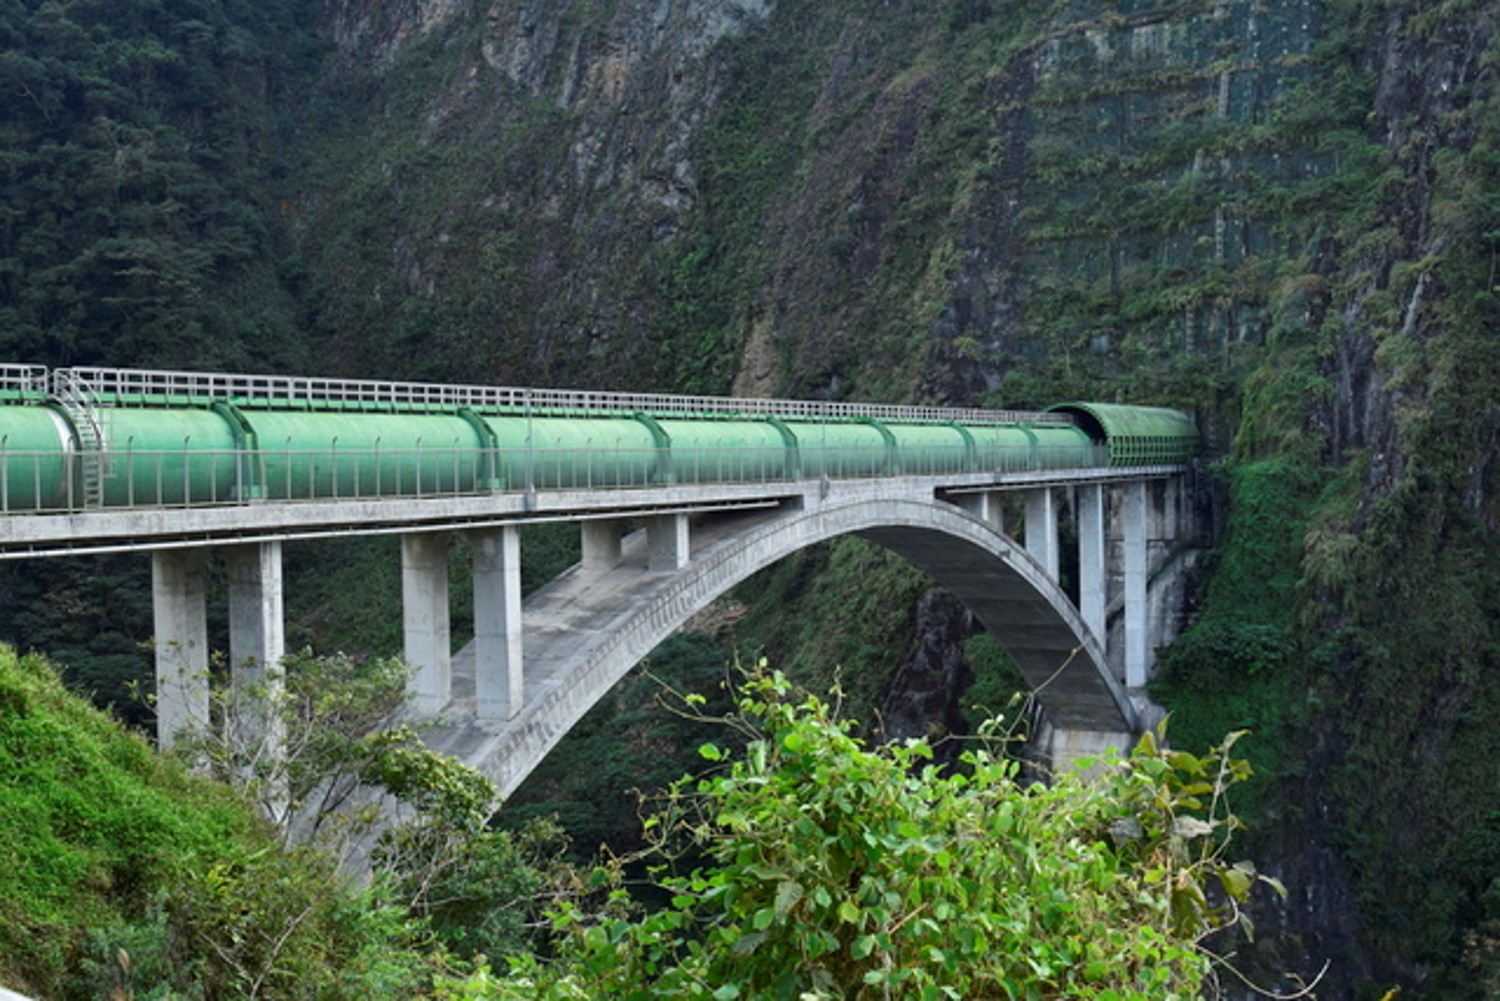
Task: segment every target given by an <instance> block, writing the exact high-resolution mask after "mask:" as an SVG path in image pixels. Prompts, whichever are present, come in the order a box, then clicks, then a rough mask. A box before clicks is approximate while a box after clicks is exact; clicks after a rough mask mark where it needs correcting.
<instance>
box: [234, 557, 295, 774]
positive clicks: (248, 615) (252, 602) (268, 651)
mask: <svg viewBox="0 0 1500 1001" xmlns="http://www.w3.org/2000/svg"><path fill="white" fill-rule="evenodd" d="M223 555H224V564H225V568H226V570H227V571H228V573H227V576H228V579H229V580H228V583H229V672H230V675H229V677H230V683H231V685H232V686H233V688H232V689H231V696H230V697H231V699H232V701H233V708H234V717H235V727H236V731H237V732H236V733H235V735H234V739H235V743H236V744H237V745H238V747H240V748H246V749H255V748H260V749H262V750H263V751H264V752H265V753H267V754H269V755H271V756H272V757H275V758H280V757H281V754H282V751H283V745H284V744H285V742H286V734H285V732H284V729H283V726H282V719H281V717H280V715H278V714H277V712H276V705H277V703H278V702H279V701H280V695H281V692H282V689H283V678H282V671H281V659H282V658H283V657H284V656H286V624H285V614H284V611H283V598H282V594H283V591H282V584H281V543H280V542H258V543H251V544H248V545H241V546H226V547H225V548H224V549H223Z"/></svg>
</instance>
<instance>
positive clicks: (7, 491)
mask: <svg viewBox="0 0 1500 1001" xmlns="http://www.w3.org/2000/svg"><path fill="white" fill-rule="evenodd" d="M71 438H72V432H71V430H69V428H68V424H67V421H66V420H64V418H63V416H62V414H60V413H58V412H57V411H55V410H53V409H51V408H50V407H37V406H19V407H0V510H5V511H10V510H28V509H31V508H38V507H53V506H61V505H63V504H66V503H67V502H68V453H69V452H70V451H71V445H70V446H69V448H67V449H64V447H63V443H64V441H65V440H69V441H70V440H71Z"/></svg>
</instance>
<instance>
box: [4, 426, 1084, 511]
mask: <svg viewBox="0 0 1500 1001" xmlns="http://www.w3.org/2000/svg"><path fill="white" fill-rule="evenodd" d="M86 462H87V457H86V456H84V455H81V454H80V453H77V452H72V451H69V452H61V451H12V450H7V449H6V448H5V447H4V443H3V441H0V513H4V514H21V513H46V512H70V511H77V510H82V509H84V508H86V507H87V508H95V509H97V508H98V507H100V506H102V507H104V508H107V509H132V508H136V509H139V508H169V507H208V506H222V505H244V504H253V503H263V502H267V501H295V502H329V501H349V500H376V499H402V498H407V499H411V498H432V497H461V496H473V495H480V494H493V493H521V492H527V491H536V490H597V489H608V490H632V489H635V490H639V489H648V488H661V487H664V486H673V485H699V484H724V485H734V484H751V485H753V484H769V483H785V482H794V481H809V480H814V481H815V480H819V479H823V478H826V479H830V480H851V479H875V478H881V477H893V476H943V475H949V474H963V473H991V472H994V473H1013V472H1030V471H1038V470H1047V469H1059V468H1081V467H1090V466H1103V465H1106V464H1107V463H1108V454H1107V451H1106V450H1105V449H1104V448H1103V447H1102V446H1095V447H1082V448H1080V447H1076V446H1064V447H1057V448H1048V447H1046V446H1002V445H997V446H993V447H978V448H976V447H972V446H963V445H958V446H953V447H942V446H940V447H934V448H925V449H923V450H921V451H920V452H916V453H911V454H905V455H901V456H899V457H896V456H893V455H892V453H891V451H890V450H889V449H887V448H885V447H884V446H874V447H870V448H853V447H846V448H841V449H838V450H836V451H835V450H828V451H822V450H816V449H807V448H803V449H801V450H800V451H799V450H788V449H786V448H782V447H764V448H762V447H740V448H714V447H674V448H673V449H671V450H670V452H668V451H666V450H664V449H657V448H610V449H526V448H514V449H477V448H435V449H434V448H424V449H361V450H356V449H326V450H325V449H318V450H309V449H295V448H290V447H287V448H280V449H278V448H263V449H256V450H234V449H213V450H211V449H193V448H186V447H185V448H183V449H178V450H133V449H124V450H116V451H113V452H112V453H111V461H110V465H109V468H108V471H107V473H106V475H105V476H104V477H103V479H102V482H101V484H100V487H101V492H100V494H98V495H97V496H96V495H93V494H91V493H90V492H88V491H86V490H85V483H86V481H87V471H86Z"/></svg>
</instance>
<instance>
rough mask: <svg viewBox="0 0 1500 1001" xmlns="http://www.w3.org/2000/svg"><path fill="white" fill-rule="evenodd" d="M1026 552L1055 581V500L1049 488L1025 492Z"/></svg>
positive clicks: (1056, 566) (1056, 554) (1056, 560)
mask: <svg viewBox="0 0 1500 1001" xmlns="http://www.w3.org/2000/svg"><path fill="white" fill-rule="evenodd" d="M1026 551H1027V552H1028V553H1030V554H1031V555H1032V556H1033V557H1035V558H1036V561H1037V562H1038V563H1040V564H1041V565H1042V569H1044V570H1046V571H1047V576H1049V577H1051V578H1053V579H1054V580H1056V579H1057V570H1058V552H1057V498H1056V496H1055V495H1054V494H1053V492H1052V488H1051V487H1041V488H1039V489H1036V490H1028V491H1026Z"/></svg>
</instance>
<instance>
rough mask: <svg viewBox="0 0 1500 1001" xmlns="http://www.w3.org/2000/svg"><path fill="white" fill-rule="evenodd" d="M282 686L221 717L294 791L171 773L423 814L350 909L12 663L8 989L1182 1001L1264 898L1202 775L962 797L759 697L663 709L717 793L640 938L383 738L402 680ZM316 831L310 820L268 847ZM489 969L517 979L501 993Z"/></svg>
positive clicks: (669, 871)
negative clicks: (382, 795)
mask: <svg viewBox="0 0 1500 1001" xmlns="http://www.w3.org/2000/svg"><path fill="white" fill-rule="evenodd" d="M288 669H289V678H288V684H287V692H288V697H286V698H282V697H280V696H276V695H274V694H273V692H274V690H272V692H266V693H258V694H259V695H260V701H259V703H258V704H257V705H256V706H254V707H248V706H247V705H246V703H245V702H244V701H242V700H243V697H244V693H242V694H241V695H240V696H238V697H236V698H235V699H226V701H225V702H224V703H223V705H222V711H223V712H224V713H226V718H225V726H224V727H223V729H222V731H220V732H221V733H222V734H235V733H241V732H243V731H242V730H241V729H240V727H239V726H238V725H237V722H236V715H235V714H236V713H237V712H245V711H247V709H248V711H249V712H250V714H251V715H252V717H253V718H255V719H262V720H263V719H265V718H266V715H267V714H268V713H269V712H272V711H275V710H277V709H280V710H281V711H282V713H283V716H284V719H283V722H284V724H285V726H286V727H287V746H289V747H290V748H292V749H293V751H294V752H295V753H294V754H293V755H292V756H291V757H290V758H289V761H290V762H291V764H292V767H291V768H290V769H288V770H287V771H285V772H279V773H277V772H268V771H266V770H264V769H263V768H261V767H260V766H261V765H262V764H264V762H265V757H264V755H263V754H260V753H259V752H258V750H257V748H258V745H251V744H246V743H235V742H225V741H224V740H223V739H222V738H219V739H211V735H203V737H202V739H200V740H198V741H189V742H187V744H185V748H186V753H187V754H188V755H190V756H192V757H194V758H195V759H197V760H199V761H203V760H205V759H206V760H208V761H209V762H211V763H212V765H213V767H214V768H215V770H217V771H220V772H222V773H224V774H226V776H229V777H232V778H233V779H234V781H235V782H236V783H237V784H245V787H246V789H247V790H248V791H250V792H251V793H252V794H255V795H257V796H259V797H260V798H261V799H262V800H263V801H264V802H265V803H268V804H269V803H274V802H276V801H277V800H278V798H279V800H280V802H283V803H291V804H294V805H305V804H309V803H310V802H311V801H314V800H316V799H318V797H319V796H321V795H322V794H323V790H322V789H321V788H320V787H321V783H317V782H313V781H311V780H312V779H315V778H316V775H317V771H318V768H320V767H322V768H326V769H327V772H326V773H325V774H326V777H327V778H328V780H329V781H330V782H332V783H334V785H335V787H337V785H338V784H339V783H340V782H341V781H342V780H341V779H340V777H339V776H340V775H341V774H343V773H347V772H348V771H350V770H351V769H352V770H353V771H354V772H357V773H358V774H359V776H360V777H362V778H364V779H365V780H366V781H374V782H376V783H378V784H379V785H380V786H382V787H384V788H385V789H386V790H387V791H389V792H391V793H393V794H395V795H397V796H398V797H400V798H402V799H403V800H404V801H406V802H407V803H409V804H411V805H412V806H414V807H415V808H416V811H417V817H416V819H415V821H409V822H405V823H403V824H402V825H401V826H400V827H398V828H396V829H395V830H394V831H393V832H391V833H390V834H388V835H387V836H386V837H385V838H384V839H383V840H382V841H381V842H380V847H379V848H378V849H377V852H376V859H377V862H379V863H380V865H381V868H380V869H378V870H377V878H376V880H375V882H374V883H373V885H372V886H371V887H370V888H369V889H366V890H356V889H354V888H353V887H352V886H351V885H350V884H349V883H348V882H347V881H346V879H345V878H344V877H343V876H341V875H340V874H339V873H338V872H337V871H336V870H335V868H334V866H333V863H332V860H331V858H330V857H329V856H328V855H326V854H324V850H323V849H326V847H327V846H328V844H329V843H328V841H327V840H326V838H323V837H321V836H320V837H318V838H317V839H316V840H315V841H313V842H311V843H305V844H299V845H296V846H293V847H290V848H288V847H285V846H284V845H283V843H282V840H281V839H280V838H278V837H277V832H276V831H275V830H273V828H272V827H271V826H270V825H268V824H267V823H266V822H265V821H263V820H261V819H260V818H259V817H257V816H256V815H255V814H254V813H253V812H252V811H251V809H250V808H249V806H248V805H247V804H246V803H245V801H244V800H242V799H240V798H239V797H238V796H237V795H236V794H234V793H233V792H232V790H231V789H230V787H229V786H227V785H219V784H216V783H213V782H210V781H207V780H205V779H203V778H199V777H194V776H191V775H189V774H188V773H187V772H186V771H185V770H184V769H183V767H182V766H181V765H180V764H179V763H178V762H177V761H174V760H172V759H168V758H163V757H160V756H158V755H157V754H156V753H154V752H153V751H151V750H150V749H149V748H148V747H147V746H146V744H145V743H144V741H142V740H141V739H140V738H139V737H135V736H131V735H129V734H127V733H125V732H124V731H123V730H122V729H121V728H120V727H119V726H118V724H115V723H113V722H111V721H109V720H108V719H106V718H105V717H104V716H102V715H101V714H100V713H99V712H98V711H97V710H94V709H91V708H88V707H87V706H85V705H84V703H82V702H81V701H80V700H78V699H77V698H76V697H74V696H71V695H69V694H67V693H66V692H65V691H64V690H63V688H62V686H61V685H60V683H59V681H58V680H57V678H56V676H55V674H54V673H53V672H52V670H51V668H50V667H48V666H47V665H46V664H45V662H43V661H41V660H40V659H39V658H36V657H26V658H18V657H16V656H15V654H14V653H13V652H11V651H10V650H8V649H3V648H0V749H3V750H4V752H5V755H6V756H5V760H4V761H3V762H0V763H3V764H4V766H5V767H4V769H3V774H4V779H3V780H0V807H3V809H4V812H5V815H6V816H7V817H8V818H10V819H9V822H8V823H7V825H6V830H5V835H4V842H3V843H4V847H5V851H6V857H7V859H8V860H9V861H10V864H9V865H7V867H6V869H5V872H4V873H3V874H0V914H3V916H4V918H5V921H4V928H3V930H0V981H3V982H4V983H6V984H7V985H8V986H10V987H13V988H17V989H21V990H25V991H28V992H30V993H34V994H37V995H39V996H45V997H57V998H74V997H77V998H84V997H98V996H127V997H129V996H143V997H145V996H150V997H201V998H205V999H214V998H241V997H244V998H253V997H266V998H303V997H306V998H313V997H317V998H343V997H348V998H384V997H416V996H435V997H439V998H453V999H457V998H484V997H530V998H538V997H600V996H604V995H608V996H611V997H647V996H652V997H656V996H678V995H682V996H705V997H707V996H717V997H733V996H745V997H768V996H789V997H790V996H796V995H797V993H798V992H805V991H809V990H810V991H814V992H816V993H817V996H824V997H840V996H842V997H859V996H865V995H866V994H869V996H886V994H887V992H889V991H891V990H894V991H896V992H898V993H899V994H900V995H901V996H910V997H928V996H931V997H947V996H952V992H953V991H957V992H959V993H960V994H961V995H965V996H973V995H974V994H975V993H979V994H984V993H991V992H994V991H997V990H1005V991H1008V992H1009V993H1011V994H1013V995H1015V996H1021V997H1036V998H1051V997H1097V998H1122V999H1123V998H1141V999H1145V998H1153V999H1156V998H1167V997H1182V998H1189V997H1197V996H1199V991H1200V990H1201V989H1202V988H1203V987H1204V985H1205V980H1204V978H1205V977H1206V976H1208V975H1209V974H1210V972H1211V969H1212V965H1211V963H1210V961H1209V957H1208V956H1207V955H1206V954H1205V953H1203V952H1201V951H1199V950H1198V948H1197V942H1198V940H1199V938H1200V937H1201V936H1202V935H1203V934H1205V933H1206V932H1208V931H1209V930H1211V929H1213V928H1216V927H1219V926H1220V925H1222V924H1224V923H1225V922H1232V921H1234V920H1235V919H1236V915H1237V910H1236V909H1235V907H1234V905H1233V904H1229V905H1227V907H1226V906H1221V905H1214V904H1211V903H1210V902H1209V898H1208V896H1207V895H1206V893H1207V892H1208V887H1209V886H1210V885H1212V886H1213V887H1215V888H1216V889H1217V890H1218V891H1223V892H1225V893H1227V894H1228V895H1229V898H1230V899H1231V900H1241V899H1243V898H1244V897H1245V896H1246V894H1247V893H1248V892H1249V890H1250V888H1251V886H1252V885H1253V884H1254V883H1255V882H1256V881H1257V880H1259V879H1260V877H1258V876H1257V875H1256V872H1255V870H1254V868H1253V867H1251V866H1250V865H1249V864H1248V863H1243V862H1239V863H1234V864H1230V863H1229V862H1227V861H1225V856H1224V851H1225V849H1226V848H1227V846H1228V844H1229V839H1230V837H1231V835H1232V833H1233V832H1234V831H1235V830H1236V829H1237V827H1238V824H1237V822H1236V821H1235V819H1234V817H1233V816H1232V814H1230V813H1229V811H1228V805H1227V800H1226V799H1225V793H1226V792H1227V790H1228V788H1229V786H1230V785H1232V784H1235V783H1237V782H1239V781H1241V780H1243V779H1244V778H1245V777H1246V776H1247V775H1248V768H1247V766H1245V765H1244V764H1243V763H1241V762H1234V761H1231V760H1229V759H1228V758H1227V757H1225V756H1223V755H1222V754H1221V753H1220V752H1215V753H1213V754H1211V755H1209V756H1207V757H1204V758H1201V759H1200V758H1197V757H1194V756H1192V755H1188V754H1185V753H1182V752H1167V751H1163V750H1159V749H1157V747H1156V744H1155V742H1154V741H1153V740H1151V739H1148V740H1147V741H1145V742H1144V743H1143V746H1142V748H1141V750H1139V751H1138V752H1137V753H1136V754H1135V755H1134V756H1133V757H1132V758H1131V759H1130V760H1129V761H1128V762H1124V763H1121V762H1111V763H1106V764H1105V765H1104V766H1103V768H1104V771H1103V773H1102V777H1100V778H1098V779H1094V780H1085V779H1082V778H1080V777H1078V776H1076V775H1073V776H1065V777H1061V778H1059V779H1058V780H1057V781H1056V782H1055V783H1054V784H1053V785H1052V786H1051V787H1050V788H1047V787H1042V786H1033V787H1029V788H1026V787H1023V786H1021V785H1020V784H1019V783H1018V781H1017V777H1016V768H1015V765H1014V764H1013V763H1009V762H1007V761H1006V760H1005V759H1004V758H992V757H991V756H990V753H989V752H988V751H987V750H986V749H985V748H984V745H980V746H977V747H976V748H975V749H974V750H973V751H971V752H969V753H967V754H966V755H965V757H964V762H963V768H962V769H960V770H957V771H951V772H942V771H939V770H938V769H936V768H935V767H933V766H932V765H931V764H930V763H929V760H930V758H931V753H932V752H931V749H930V748H929V747H928V746H927V745H926V744H925V743H922V742H913V743H910V744H906V745H901V746H895V747H890V748H887V749H885V750H871V749H868V748H866V747H865V746H864V744H863V743H862V742H861V741H860V740H859V739H857V738H856V737H854V736H853V734H852V726H853V724H852V723H850V722H848V721H841V720H838V719H836V718H835V717H834V715H833V711H832V710H831V708H830V707H829V706H828V705H826V704H825V703H823V702H821V701H820V700H817V699H814V698H805V699H802V700H801V701H800V702H796V701H793V696H792V693H791V689H790V687H789V686H788V685H787V683H786V682H785V681H784V679H782V678H781V677H780V676H779V675H777V676H770V677H762V678H760V679H759V680H752V681H750V682H749V683H747V684H746V685H745V687H744V688H743V690H742V691H741V692H740V693H739V696H738V699H739V700H738V702H737V705H736V706H735V707H734V709H733V711H732V712H729V713H728V714H727V715H722V716H717V717H704V716H702V715H701V713H702V712H703V710H704V709H705V708H706V707H707V706H708V703H707V701H706V700H705V699H704V698H703V697H701V696H697V695H691V694H682V695H680V696H679V697H678V708H677V711H678V712H680V713H681V714H682V716H683V717H684V718H690V719H691V720H692V721H693V723H694V725H696V726H698V727H700V728H708V727H711V728H712V730H713V731H714V733H715V740H714V741H705V742H704V743H703V744H702V745H701V748H702V749H701V752H700V753H701V755H702V757H703V758H705V759H706V760H707V761H708V762H709V763H710V766H711V768H712V769H713V770H712V771H711V772H710V773H709V774H708V775H707V776H706V777H703V778H701V779H692V778H684V779H681V780H679V781H676V782H674V783H672V784H670V785H669V786H668V787H667V789H666V791H665V792H663V793H661V794H660V795H659V798H658V799H656V800H655V802H656V803H657V806H658V810H657V812H656V813H655V814H654V815H653V817H652V818H651V819H649V820H648V821H647V823H646V828H645V829H646V840H647V843H646V845H645V846H644V848H643V849H642V852H641V858H643V859H646V860H649V861H650V862H651V868H650V871H651V873H652V880H653V882H655V883H657V884H659V887H660V889H661V890H662V891H663V892H664V893H665V894H666V896H665V897H664V898H663V901H664V903H663V904H661V905H659V906H649V905H646V906H643V905H642V904H639V903H636V902H634V901H633V899H632V896H631V895H630V894H628V893H627V892H626V890H625V888H624V884H623V883H622V882H621V880H622V878H623V876H624V874H625V873H626V871H627V866H626V863H627V862H628V861H629V860H626V859H620V858H618V857H616V858H612V859H611V860H610V861H609V862H607V863H606V864H605V865H604V866H603V867H602V868H600V869H599V870H597V871H596V873H595V875H594V877H593V878H592V879H591V880H589V881H588V882H587V883H585V882H584V881H583V880H582V879H581V877H580V875H579V874H578V873H577V872H576V871H575V870H574V869H573V868H572V867H571V866H569V865H566V864H563V863H560V862H559V861H558V859H559V852H560V850H561V847H562V840H561V836H560V833H559V832H558V830H557V828H556V827H555V826H552V825H549V824H545V823H542V824H539V823H535V822H533V823H530V824H527V825H526V826H524V827H523V828H522V829H521V830H520V831H519V832H517V833H514V834H512V833H507V832H500V831H487V830H485V829H484V822H485V820H486V819H487V818H488V816H489V810H488V806H487V804H488V802H489V798H490V797H492V796H493V788H492V787H489V786H488V783H486V782H484V781H483V780H482V779H479V778H478V776H476V775H474V774H473V773H467V774H465V773H466V770H465V769H463V768H461V767H460V766H457V765H455V764H454V763H452V762H449V761H446V760H445V759H442V758H441V757H440V756H438V755H434V754H432V753H431V752H427V751H425V750H423V749H421V748H420V746H419V745H416V744H414V743H413V742H411V741H410V740H409V737H408V736H407V735H406V734H405V733H404V732H403V731H401V730H399V729H398V730H371V729H370V726H371V724H372V722H373V721H374V720H375V719H376V717H377V716H378V715H380V714H379V712H378V710H379V707H381V706H386V705H388V704H389V703H390V700H391V693H392V690H393V689H394V690H395V691H396V692H398V693H399V689H400V685H401V679H400V676H399V672H396V673H395V674H393V673H392V672H391V671H390V670H387V669H385V668H381V667H379V666H378V665H377V666H376V667H375V668H372V669H368V670H360V669H356V668H354V666H353V665H351V664H349V663H348V662H347V661H346V660H343V659H341V658H334V659H332V660H325V661H318V660H307V659H304V660H301V661H298V662H293V663H291V664H289V665H288ZM393 679H394V680H393ZM726 740H727V741H728V743H729V744H731V745H733V746H736V747H738V746H741V745H742V744H743V751H742V752H738V753H736V752H734V751H730V750H724V749H723V748H722V745H723V744H724V743H725V741H726ZM715 741H717V742H715ZM1227 750H1228V745H1226V746H1225V748H1224V751H1226V752H1227ZM268 793H272V794H271V795H268ZM314 793H316V794H317V795H314ZM320 808H321V807H314V809H320ZM358 816H359V814H358V813H356V814H355V817H356V818H357V817H358ZM318 827H319V824H318V823H317V822H315V820H313V819H310V818H309V817H308V816H306V815H304V816H302V817H301V823H299V824H297V825H295V826H293V827H290V828H283V829H282V830H281V832H280V834H281V836H282V837H286V836H287V835H289V834H295V835H296V837H294V838H293V839H292V840H294V841H300V840H301V839H302V838H303V837H305V836H307V834H308V832H310V831H314V830H316V829H317V828H318ZM699 862H701V863H702V865H701V866H700V865H698V863H699ZM689 865H691V866H692V868H691V871H685V870H684V871H682V872H678V871H677V870H676V868H675V867H677V866H689ZM606 891H607V893H606ZM545 900H551V901H552V902H553V903H552V910H551V915H550V916H551V921H550V928H551V931H550V934H549V935H548V936H547V939H546V941H545V942H542V943H536V942H534V940H533V934H534V933H533V931H532V930H531V928H530V926H531V924H532V922H533V921H534V920H535V917H536V914H535V911H536V908H537V907H538V906H539V904H540V902H541V901H545ZM538 944H540V945H541V946H543V949H542V951H535V950H536V948H537V946H538ZM486 954H487V955H491V956H497V957H498V956H501V955H505V956H508V957H509V959H508V963H509V972H508V974H507V975H506V976H504V977H497V976H496V975H495V974H493V973H492V972H490V966H489V964H487V963H486V961H485V960H484V959H483V958H482V957H483V955H486ZM469 957H478V958H476V959H475V960H474V962H473V963H470V962H467V959H468V958H469ZM705 985H710V986H705ZM872 992H873V993H872Z"/></svg>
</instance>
